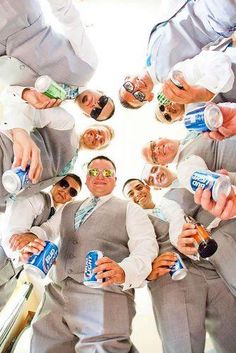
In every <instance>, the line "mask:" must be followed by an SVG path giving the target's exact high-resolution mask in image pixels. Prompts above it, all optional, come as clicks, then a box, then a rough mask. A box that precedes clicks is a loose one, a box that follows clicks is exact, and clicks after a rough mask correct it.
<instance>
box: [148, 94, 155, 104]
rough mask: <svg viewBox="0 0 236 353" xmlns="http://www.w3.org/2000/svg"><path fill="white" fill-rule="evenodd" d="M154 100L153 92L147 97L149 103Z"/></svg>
mask: <svg viewBox="0 0 236 353" xmlns="http://www.w3.org/2000/svg"><path fill="white" fill-rule="evenodd" d="M153 98H154V93H153V92H151V93H150V94H149V95H148V97H147V101H148V102H151V101H152V100H153Z"/></svg>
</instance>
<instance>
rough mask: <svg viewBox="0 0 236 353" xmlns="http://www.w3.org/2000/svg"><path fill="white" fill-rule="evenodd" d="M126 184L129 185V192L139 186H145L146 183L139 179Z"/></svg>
mask: <svg viewBox="0 0 236 353" xmlns="http://www.w3.org/2000/svg"><path fill="white" fill-rule="evenodd" d="M126 186H127V189H126V190H127V192H129V191H131V190H134V189H135V188H136V187H137V186H142V187H144V185H143V184H142V183H141V182H140V181H138V180H133V181H131V182H130V183H128V184H127V185H126Z"/></svg>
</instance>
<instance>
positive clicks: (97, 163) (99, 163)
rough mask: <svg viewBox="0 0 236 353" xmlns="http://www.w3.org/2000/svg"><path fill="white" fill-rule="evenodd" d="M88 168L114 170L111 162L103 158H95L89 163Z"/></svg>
mask: <svg viewBox="0 0 236 353" xmlns="http://www.w3.org/2000/svg"><path fill="white" fill-rule="evenodd" d="M89 168H98V169H104V168H106V169H112V170H115V169H114V167H113V165H112V163H111V162H109V161H107V160H105V159H95V160H94V161H93V162H92V163H90V165H89Z"/></svg>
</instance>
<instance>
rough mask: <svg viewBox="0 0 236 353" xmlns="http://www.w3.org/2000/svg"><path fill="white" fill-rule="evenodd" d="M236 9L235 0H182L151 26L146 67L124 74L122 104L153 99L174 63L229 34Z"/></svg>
mask: <svg viewBox="0 0 236 353" xmlns="http://www.w3.org/2000/svg"><path fill="white" fill-rule="evenodd" d="M234 10H235V2H234V0H227V1H224V2H223V1H220V2H219V1H218V2H217V1H216V0H211V1H208V0H197V1H195V0H187V1H184V4H183V2H182V5H181V6H179V8H178V9H177V11H175V12H174V13H173V14H172V16H171V17H170V18H169V19H168V20H165V21H163V22H161V23H158V24H157V25H156V26H154V28H153V29H152V31H151V34H150V37H149V43H148V47H147V54H146V63H145V68H144V69H143V70H142V71H141V72H140V74H138V75H135V76H127V77H126V78H125V81H124V84H123V86H122V87H121V89H120V92H119V96H120V101H121V104H122V105H123V106H125V107H126V108H133V109H135V108H140V107H141V106H143V105H144V103H145V102H147V101H150V100H152V97H153V94H152V90H153V87H154V85H156V84H157V83H160V82H164V81H165V80H166V79H167V77H168V75H169V72H170V70H171V69H172V68H173V66H174V65H175V64H177V63H178V62H182V61H183V60H186V59H187V58H193V57H194V56H196V55H198V54H199V53H200V52H201V50H202V48H203V47H205V46H206V45H208V44H209V43H214V42H216V41H221V40H222V39H224V38H225V37H230V36H231V35H232V34H233V32H234V30H235V25H236V18H235V11H234ZM199 18H201V21H199ZM176 38H178V40H176ZM186 48H188V50H186ZM216 50H221V49H216ZM213 75H214V72H213ZM191 91H192V89H191ZM136 92H138V93H136ZM139 92H140V93H139ZM134 93H136V94H135V95H136V97H135V95H134Z"/></svg>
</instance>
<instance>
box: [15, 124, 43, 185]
mask: <svg viewBox="0 0 236 353" xmlns="http://www.w3.org/2000/svg"><path fill="white" fill-rule="evenodd" d="M12 139H13V152H14V161H13V164H12V168H15V167H19V166H21V168H22V169H23V170H25V169H26V167H27V165H28V164H29V162H30V169H29V173H28V176H29V179H30V180H31V181H32V183H33V184H35V183H36V182H37V181H38V180H39V178H40V176H41V174H42V171H43V165H42V161H41V157H40V149H39V148H38V146H37V145H36V144H35V142H34V141H33V140H32V139H31V137H30V136H29V134H28V133H27V132H26V131H25V130H24V129H18V128H17V129H12Z"/></svg>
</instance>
